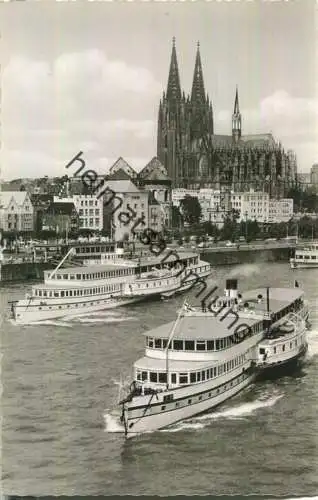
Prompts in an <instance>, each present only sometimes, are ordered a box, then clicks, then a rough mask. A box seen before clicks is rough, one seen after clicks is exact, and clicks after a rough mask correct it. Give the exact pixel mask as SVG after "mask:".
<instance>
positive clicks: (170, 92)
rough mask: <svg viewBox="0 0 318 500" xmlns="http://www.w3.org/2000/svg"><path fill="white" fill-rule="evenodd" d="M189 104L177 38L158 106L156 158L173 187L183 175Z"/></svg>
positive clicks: (173, 45)
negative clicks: (181, 74)
mask: <svg viewBox="0 0 318 500" xmlns="http://www.w3.org/2000/svg"><path fill="white" fill-rule="evenodd" d="M185 107H186V100H185V96H184V93H182V92H181V85H180V77H179V68H178V60H177V52H176V43H175V38H173V40H172V52H171V59H170V68H169V76H168V84H167V91H166V93H163V96H162V99H161V100H160V104H159V113H158V136H157V157H158V158H159V160H160V161H161V163H162V164H163V165H164V166H165V167H166V170H167V173H168V176H169V177H170V179H171V180H172V184H173V186H177V185H178V182H179V178H180V175H181V154H180V153H181V151H182V149H184V147H185V144H184V138H185V134H184V130H185Z"/></svg>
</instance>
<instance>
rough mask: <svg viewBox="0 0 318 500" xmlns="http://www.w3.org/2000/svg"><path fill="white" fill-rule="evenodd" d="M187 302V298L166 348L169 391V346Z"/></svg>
mask: <svg viewBox="0 0 318 500" xmlns="http://www.w3.org/2000/svg"><path fill="white" fill-rule="evenodd" d="M186 301H187V299H186V298H185V299H184V302H183V304H182V307H181V309H180V311H179V314H178V317H177V319H176V321H175V322H174V325H173V328H172V330H171V333H170V335H169V338H168V343H167V347H166V374H167V384H166V386H167V389H169V345H170V342H171V341H172V339H173V336H174V334H175V331H176V328H177V325H178V323H179V320H180V318H181V315H182V313H183V311H184V307H185V305H186Z"/></svg>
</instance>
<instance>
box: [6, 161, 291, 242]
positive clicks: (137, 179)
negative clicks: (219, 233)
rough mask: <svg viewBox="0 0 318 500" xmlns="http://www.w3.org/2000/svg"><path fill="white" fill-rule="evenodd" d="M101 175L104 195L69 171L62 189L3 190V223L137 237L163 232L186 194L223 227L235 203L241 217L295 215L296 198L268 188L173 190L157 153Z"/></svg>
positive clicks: (22, 228) (267, 219)
mask: <svg viewBox="0 0 318 500" xmlns="http://www.w3.org/2000/svg"><path fill="white" fill-rule="evenodd" d="M63 179H64V178H63ZM100 181H102V182H103V184H104V185H103V192H104V194H103V195H102V196H100V197H97V196H96V195H94V194H93V193H88V192H87V189H86V190H85V189H83V188H85V186H84V184H83V182H81V179H80V178H78V177H77V178H75V177H67V176H65V179H64V181H63V182H62V183H61V184H60V186H59V191H58V194H57V193H56V192H55V194H54V192H53V193H43V192H39V191H38V190H33V192H29V191H26V190H25V191H3V192H2V193H0V229H2V230H3V231H7V232H23V233H28V232H36V233H40V232H41V231H50V232H54V233H55V234H57V235H60V236H65V235H67V234H70V233H78V232H79V231H80V230H87V231H90V232H97V231H98V232H104V233H105V235H107V236H109V237H110V238H111V239H114V240H116V241H120V240H123V239H129V240H133V239H136V238H138V237H139V234H140V232H142V231H143V230H144V229H145V228H150V229H152V230H154V231H156V232H158V233H161V232H162V231H163V229H164V228H169V227H171V213H172V210H171V208H172V205H175V206H176V207H180V205H181V200H182V199H184V198H185V197H186V196H192V197H196V198H197V199H198V201H199V203H200V206H201V212H202V218H201V220H202V222H205V221H209V222H211V223H213V224H216V225H217V226H219V227H222V225H223V223H224V219H225V218H226V216H227V215H228V214H229V213H230V212H232V211H233V209H235V210H236V212H237V213H238V219H239V220H257V221H258V222H261V223H276V222H286V221H288V220H289V219H290V218H291V217H292V216H293V200H292V199H280V200H274V199H271V198H270V197H269V194H268V193H265V192H257V191H253V190H251V191H249V192H243V193H239V192H231V191H230V190H226V189H225V190H220V191H217V190H213V189H200V190H188V189H173V190H172V189H171V180H170V179H169V177H168V175H167V172H166V170H165V168H164V167H163V165H162V164H161V163H160V161H159V160H158V159H157V158H156V157H155V158H153V159H152V160H151V161H150V162H149V163H148V164H147V165H146V166H145V168H144V169H142V170H141V172H139V173H138V174H137V173H136V172H135V170H134V169H133V168H132V167H131V166H130V165H129V164H128V163H127V162H126V161H125V160H124V159H123V158H119V159H118V160H117V161H116V162H115V164H114V165H113V166H112V167H111V169H110V172H109V174H108V175H107V176H98V182H100ZM106 188H108V189H106ZM85 191H86V192H85ZM111 192H113V193H115V194H116V198H115V199H110V195H109V193H111ZM138 220H140V223H139V224H138V225H137V226H136V221H138Z"/></svg>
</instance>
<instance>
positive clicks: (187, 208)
mask: <svg viewBox="0 0 318 500" xmlns="http://www.w3.org/2000/svg"><path fill="white" fill-rule="evenodd" d="M180 210H181V213H182V215H183V217H184V220H185V221H186V222H187V223H188V224H190V225H191V224H198V223H199V222H200V219H201V212H202V211H201V205H200V203H199V200H198V198H196V197H193V196H189V195H187V196H186V197H185V198H183V200H181V203H180Z"/></svg>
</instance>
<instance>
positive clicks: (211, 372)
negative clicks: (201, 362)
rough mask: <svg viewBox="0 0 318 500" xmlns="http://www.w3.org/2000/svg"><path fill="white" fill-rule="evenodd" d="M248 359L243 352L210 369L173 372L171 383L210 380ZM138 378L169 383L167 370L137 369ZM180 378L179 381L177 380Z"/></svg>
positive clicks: (139, 379) (193, 382) (192, 382)
mask: <svg viewBox="0 0 318 500" xmlns="http://www.w3.org/2000/svg"><path fill="white" fill-rule="evenodd" d="M245 360H246V355H245V354H241V355H240V356H236V357H235V358H234V359H231V361H228V362H227V363H223V364H222V365H219V366H214V367H213V368H209V369H208V370H200V371H196V372H189V373H171V376H170V378H171V384H177V383H178V384H181V385H183V384H195V383H196V382H204V381H205V380H210V379H212V378H214V377H219V376H220V375H223V374H224V373H227V372H229V371H231V370H234V369H235V368H237V367H238V366H240V365H242V364H243V363H244V362H245ZM136 378H137V380H138V381H141V382H152V383H155V384H166V383H167V372H148V371H141V370H137V372H136ZM177 380H178V382H177Z"/></svg>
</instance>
